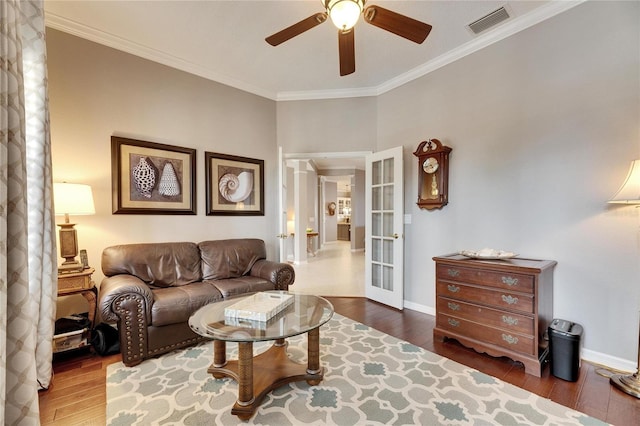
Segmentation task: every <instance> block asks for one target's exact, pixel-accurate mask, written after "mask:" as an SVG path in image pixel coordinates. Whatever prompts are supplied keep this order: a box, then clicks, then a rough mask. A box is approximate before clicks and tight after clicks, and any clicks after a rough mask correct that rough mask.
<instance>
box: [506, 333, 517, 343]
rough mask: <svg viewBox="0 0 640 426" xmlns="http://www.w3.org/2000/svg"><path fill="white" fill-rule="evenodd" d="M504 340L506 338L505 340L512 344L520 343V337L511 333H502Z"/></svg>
mask: <svg viewBox="0 0 640 426" xmlns="http://www.w3.org/2000/svg"><path fill="white" fill-rule="evenodd" d="M502 340H504V341H505V342H507V343H508V344H510V345H517V344H518V338H517V337H513V336H511V335H509V334H503V335H502Z"/></svg>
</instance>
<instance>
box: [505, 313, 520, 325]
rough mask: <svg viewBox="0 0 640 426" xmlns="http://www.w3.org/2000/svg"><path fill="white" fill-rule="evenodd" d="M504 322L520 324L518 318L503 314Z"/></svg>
mask: <svg viewBox="0 0 640 426" xmlns="http://www.w3.org/2000/svg"><path fill="white" fill-rule="evenodd" d="M502 322H503V323H505V324H508V325H518V318H514V317H508V316H506V315H503V316H502Z"/></svg>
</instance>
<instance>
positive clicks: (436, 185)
mask: <svg viewBox="0 0 640 426" xmlns="http://www.w3.org/2000/svg"><path fill="white" fill-rule="evenodd" d="M450 152H451V148H449V147H448V146H444V145H442V143H440V141H439V140H438V139H429V140H426V141H423V142H420V145H418V148H417V149H416V151H415V152H414V153H413V155H415V156H416V157H418V202H417V204H418V207H420V208H421V209H427V210H434V209H441V208H442V207H443V206H446V205H447V203H448V202H449V153H450Z"/></svg>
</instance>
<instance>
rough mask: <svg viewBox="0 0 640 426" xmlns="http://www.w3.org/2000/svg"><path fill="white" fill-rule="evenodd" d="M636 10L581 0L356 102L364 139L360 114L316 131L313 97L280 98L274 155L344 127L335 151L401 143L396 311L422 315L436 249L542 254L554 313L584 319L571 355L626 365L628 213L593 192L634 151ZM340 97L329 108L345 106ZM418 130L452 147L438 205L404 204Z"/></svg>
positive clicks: (637, 144)
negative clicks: (579, 343) (401, 263)
mask: <svg viewBox="0 0 640 426" xmlns="http://www.w3.org/2000/svg"><path fill="white" fill-rule="evenodd" d="M638 16H640V4H639V3H637V2H587V3H585V4H583V5H580V6H577V7H575V8H573V9H571V10H569V11H568V12H565V13H563V14H561V15H559V16H556V17H555V18H552V19H550V20H548V21H545V22H543V23H541V24H539V25H536V26H534V27H532V28H529V29H527V30H525V31H523V32H521V33H519V34H516V35H514V36H512V37H510V38H508V39H505V40H503V41H500V42H498V43H496V44H494V45H492V46H490V47H488V48H485V49H483V50H481V51H479V52H476V53H474V54H472V55H470V56H468V57H465V58H463V59H461V60H459V61H457V62H455V63H452V64H450V65H448V66H445V67H443V68H441V69H439V70H437V71H435V72H432V73H430V74H428V75H426V76H424V77H422V78H420V79H418V80H415V81H413V82H411V83H408V84H405V85H404V86H402V87H399V88H396V89H394V90H392V91H390V92H388V93H385V94H383V95H381V96H378V97H377V98H376V99H375V101H372V99H371V98H365V99H361V100H360V101H361V102H362V104H363V105H366V106H368V107H370V104H371V102H375V103H376V106H377V112H376V113H375V114H373V116H376V117H377V120H376V123H377V129H376V132H375V135H371V134H370V133H368V132H369V130H370V125H371V121H370V117H369V115H370V114H367V116H366V117H365V116H360V117H358V118H359V119H360V120H361V121H356V122H350V123H343V125H344V128H342V127H338V128H336V127H335V126H329V127H330V128H329V129H327V130H326V132H325V134H323V133H322V131H321V130H319V129H318V128H315V127H314V126H315V125H316V124H317V123H318V122H321V121H323V119H322V118H323V114H325V113H326V111H327V109H328V106H327V101H317V102H314V101H306V102H285V103H282V102H280V103H279V104H278V123H279V128H278V141H279V143H280V144H282V145H284V147H285V152H314V151H317V150H318V146H323V145H321V144H322V143H323V140H324V139H325V138H329V139H331V138H334V137H335V135H337V134H342V133H343V132H342V131H343V130H344V133H345V134H346V135H349V137H350V138H351V139H349V140H347V142H353V143H354V144H358V143H361V144H360V145H354V146H351V145H350V144H349V145H347V146H348V149H346V150H349V151H353V150H356V149H362V150H365V149H373V150H375V151H380V150H384V149H386V148H390V147H394V146H398V145H402V146H403V147H404V166H405V168H404V176H405V200H406V201H405V213H406V214H409V215H411V218H412V223H411V224H410V225H406V227H405V235H406V241H405V256H406V257H405V299H406V306H408V307H411V308H414V309H418V310H423V311H426V312H433V307H434V305H435V300H434V295H435V290H434V280H435V278H434V265H433V262H431V261H430V260H431V258H432V257H433V256H436V255H441V254H445V253H450V252H455V251H458V250H462V249H480V248H483V247H492V248H496V249H504V250H511V251H515V252H517V253H520V254H521V255H522V256H526V257H532V258H542V259H553V260H556V261H558V266H557V268H556V271H555V288H554V298H555V300H554V315H555V316H556V317H558V318H563V319H568V320H571V321H575V322H578V323H581V324H582V325H583V326H584V327H585V335H584V338H583V343H584V348H585V350H584V351H583V356H585V357H586V358H588V359H592V360H596V361H601V362H605V363H608V364H609V365H617V366H619V367H626V368H629V369H634V368H635V357H636V354H637V345H638V340H637V339H638V310H639V308H640V286H638V277H639V276H640V266H639V262H638V258H639V255H640V252H639V248H638V240H639V235H638V211H637V210H635V209H634V208H633V207H619V206H617V207H616V206H611V205H607V204H606V201H607V200H608V199H609V198H610V197H611V196H612V195H613V194H614V193H615V192H616V190H617V189H618V187H619V185H620V184H621V183H622V181H623V179H624V177H625V176H626V173H627V170H628V167H629V163H630V161H631V160H633V159H636V158H639V157H640V130H639V121H638V118H639V117H640V90H639V89H640V88H639V81H640V79H639V77H640V66H639V59H640V58H639V57H640V46H639V40H640V26H639V25H638ZM354 102H356V101H354V100H352V99H347V100H342V101H337V100H336V101H333V103H332V104H331V108H332V110H333V111H343V112H344V111H351V110H352V106H353V103H354ZM314 104H315V105H316V106H317V111H318V113H315V112H314V108H313V105H314ZM301 106H303V107H304V108H300V107H301ZM293 122H295V126H288V125H289V124H292V123H293ZM351 126H354V127H357V128H358V129H363V130H362V131H363V132H367V134H368V136H367V141H369V140H375V141H376V144H375V146H374V147H373V148H371V146H370V145H368V144H362V142H363V141H362V140H361V139H358V138H356V137H355V135H354V134H353V133H352V132H350V131H349V129H351V128H352V127H351ZM280 127H285V129H281V128H280ZM310 128H313V129H314V132H309V131H308V129H310ZM426 138H438V139H440V140H441V141H443V142H444V143H445V144H446V145H448V146H451V147H452V148H453V152H452V154H451V168H450V170H451V171H450V188H449V197H450V203H449V205H447V206H446V207H445V208H444V209H442V210H439V211H426V210H419V209H418V207H417V206H416V205H415V200H416V196H417V160H416V158H415V157H414V156H413V155H412V153H413V151H414V150H415V149H416V147H417V145H418V144H419V142H420V141H422V140H425V139H426ZM329 139H328V140H329ZM336 149H337V148H336ZM322 150H323V151H327V150H328V149H324V146H323V149H322ZM343 150H345V149H343Z"/></svg>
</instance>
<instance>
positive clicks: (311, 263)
mask: <svg viewBox="0 0 640 426" xmlns="http://www.w3.org/2000/svg"><path fill="white" fill-rule="evenodd" d="M368 154H370V152H357V153H353V152H350V153H304V154H283V157H284V160H285V161H284V164H285V167H287V173H286V175H287V176H288V179H287V191H286V192H287V194H288V195H287V198H288V200H287V202H286V203H283V205H286V206H287V212H286V216H287V218H288V220H289V226H288V228H289V229H294V230H297V229H301V230H303V231H308V230H309V229H311V230H312V231H313V232H318V234H319V235H318V237H315V238H313V240H312V241H311V242H310V244H312V245H313V247H311V248H310V249H309V247H307V246H306V242H304V243H303V241H300V239H296V238H295V234H296V233H297V235H301V234H302V235H303V234H304V232H296V231H294V232H293V234H294V236H293V238H289V241H288V246H289V247H290V249H289V250H288V253H287V259H288V260H289V261H291V262H292V263H293V264H294V268H296V284H300V286H299V287H298V286H296V287H297V288H296V289H293V291H301V292H311V293H313V292H315V294H320V295H327V296H330V295H345V296H364V286H365V285H364V236H365V229H364V180H365V170H364V168H365V157H366V156H367V155H368ZM301 164H303V165H302V166H301ZM300 174H304V175H305V176H304V177H303V178H302V179H301V178H300ZM345 176H346V178H345ZM331 181H335V182H336V183H335V186H336V191H335V193H334V194H335V195H334V194H331V195H329V196H328V195H327V193H326V192H325V191H324V190H323V189H324V188H323V185H324V183H326V182H331ZM338 181H339V182H340V184H341V185H344V188H345V189H346V187H347V186H348V187H349V190H350V191H351V192H352V193H354V195H353V196H351V193H350V194H349V197H343V196H341V197H340V198H342V199H343V200H342V201H343V208H342V210H341V212H340V217H339V218H338V217H337V213H338V211H337V208H336V211H335V212H334V215H333V216H330V215H329V205H330V204H331V203H333V202H335V204H336V207H337V205H338V191H337V185H338V183H337V182H338ZM296 182H303V183H304V185H296ZM311 182H314V183H315V185H312V184H311ZM301 186H303V187H302V188H301ZM355 192H358V194H357V195H356V194H355ZM340 195H345V194H344V191H341V194H340ZM344 198H349V207H348V210H345V208H344V207H345V204H344ZM300 205H303V207H302V208H300V209H299V210H298V211H299V212H302V214H297V213H296V210H297V209H296V207H297V206H300ZM358 216H359V217H360V219H357V217H358ZM300 218H301V219H300ZM331 218H333V223H335V225H333V226H335V228H333V230H334V232H333V235H331V236H330V238H327V236H329V234H330V232H327V229H326V226H331V225H330V224H331V220H328V219H331ZM347 218H348V220H347ZM338 219H339V220H340V221H341V223H342V225H341V226H345V224H347V226H348V227H349V228H350V229H349V231H348V232H349V233H350V235H349V238H348V239H347V240H338V238H337V226H338ZM300 220H302V221H303V223H300V222H299V221H300ZM289 234H291V232H289ZM289 237H291V235H289ZM300 247H306V248H307V250H306V253H304V254H303V255H301V256H299V257H296V248H297V249H298V253H297V254H298V255H300V254H301V253H300V252H301V251H302V249H301V248H300ZM354 283H355V284H356V285H355V286H354Z"/></svg>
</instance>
